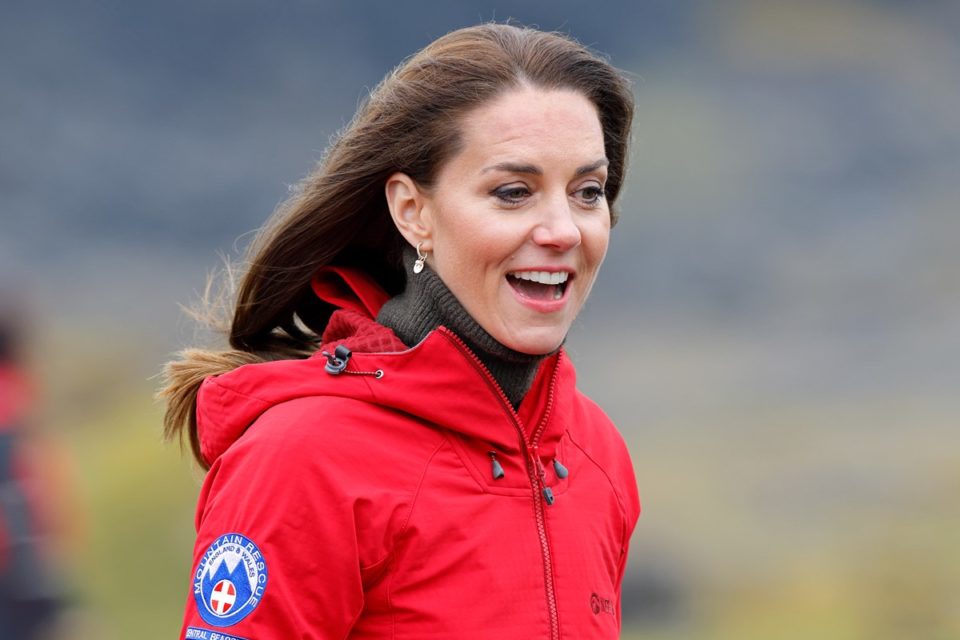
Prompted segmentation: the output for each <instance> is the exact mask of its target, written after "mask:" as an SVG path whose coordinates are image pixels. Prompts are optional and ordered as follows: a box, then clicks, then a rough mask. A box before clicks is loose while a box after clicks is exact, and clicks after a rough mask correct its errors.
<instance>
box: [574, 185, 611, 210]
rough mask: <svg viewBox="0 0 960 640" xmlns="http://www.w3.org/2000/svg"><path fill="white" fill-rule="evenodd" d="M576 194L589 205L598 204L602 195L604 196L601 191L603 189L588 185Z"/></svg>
mask: <svg viewBox="0 0 960 640" xmlns="http://www.w3.org/2000/svg"><path fill="white" fill-rule="evenodd" d="M578 193H579V194H580V199H581V200H583V201H584V202H586V203H587V204H590V205H594V204H599V203H600V201H601V200H602V199H603V197H604V195H606V194H605V193H604V191H603V187H601V186H599V185H590V186H587V187H584V188H583V189H580V190H579V191H578Z"/></svg>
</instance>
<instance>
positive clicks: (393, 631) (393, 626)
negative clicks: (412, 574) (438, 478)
mask: <svg viewBox="0 0 960 640" xmlns="http://www.w3.org/2000/svg"><path fill="white" fill-rule="evenodd" d="M446 443H447V440H446V438H444V437H443V436H442V435H441V437H440V442H439V443H437V446H436V447H435V448H434V450H433V452H432V453H431V454H430V457H429V458H427V461H426V463H425V464H424V465H423V471H422V472H421V473H420V479H419V480H418V481H417V488H416V490H415V491H414V493H413V499H412V500H411V501H410V511H408V512H407V517H406V519H405V520H404V521H403V525H402V526H401V527H400V530H399V531H398V532H397V535H400V534H402V533H403V532H404V531H406V530H407V527H408V526H409V525H410V519H411V518H413V512H414V510H415V509H416V507H417V504H418V501H419V499H420V491H421V490H422V489H423V484H424V481H425V480H426V479H427V472H428V471H429V470H430V465H431V464H432V463H433V459H434V458H435V457H436V456H437V454H438V453H439V452H440V450H441V449H442V448H443V445H444V444H446ZM395 552H396V545H394V548H393V549H391V550H390V553H389V554H387V557H386V558H384V560H383V561H384V562H386V561H387V560H389V559H391V558H392V557H393V556H394V553H395ZM394 577H395V574H391V575H389V576H387V585H386V596H387V608H388V609H389V610H390V637H391V638H395V637H396V636H397V612H396V609H395V608H394V606H393V600H392V591H391V590H392V588H393V578H394Z"/></svg>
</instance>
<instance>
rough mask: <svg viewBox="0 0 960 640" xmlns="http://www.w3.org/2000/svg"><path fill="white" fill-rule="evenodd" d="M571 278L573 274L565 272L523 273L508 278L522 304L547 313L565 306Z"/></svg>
mask: <svg viewBox="0 0 960 640" xmlns="http://www.w3.org/2000/svg"><path fill="white" fill-rule="evenodd" d="M571 277H572V274H570V273H568V272H565V271H554V272H549V271H521V272H512V273H509V274H507V276H506V278H507V282H508V283H509V284H510V287H511V288H512V289H513V291H514V293H515V294H516V295H517V298H518V299H519V300H520V302H522V303H523V304H525V305H527V306H529V307H532V308H534V309H536V310H537V311H545V312H549V311H556V310H558V309H560V308H562V307H563V306H564V304H565V303H566V297H567V296H566V292H567V288H568V285H569V283H570V279H571Z"/></svg>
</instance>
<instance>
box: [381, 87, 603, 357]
mask: <svg viewBox="0 0 960 640" xmlns="http://www.w3.org/2000/svg"><path fill="white" fill-rule="evenodd" d="M462 143H463V144H462V147H461V150H460V151H459V153H457V154H456V155H455V156H454V157H453V158H452V159H450V160H449V161H448V162H447V163H446V164H445V165H444V166H443V167H442V168H441V170H440V172H439V174H438V176H437V179H436V182H435V184H434V185H433V187H432V188H431V189H430V190H429V191H422V192H420V194H419V196H418V201H419V205H418V210H417V214H418V215H417V217H416V220H417V222H418V223H419V224H420V225H421V226H420V227H417V229H418V230H419V231H420V235H419V236H417V237H411V236H410V235H407V234H405V235H407V238H408V240H411V241H412V242H414V244H416V242H419V241H423V242H424V245H423V249H424V250H425V251H429V252H430V256H429V257H428V258H427V263H428V264H430V265H431V266H432V267H433V269H434V270H435V271H436V272H437V274H438V275H439V276H440V278H441V279H442V280H443V281H444V283H445V284H446V285H447V286H448V287H449V288H450V290H451V291H452V292H453V294H454V295H455V296H456V297H457V299H458V300H459V301H460V302H461V304H463V306H464V307H465V308H466V310H467V312H468V313H469V314H470V315H471V316H473V318H474V319H476V321H477V322H478V323H479V324H480V326H482V327H483V328H484V329H485V330H486V331H487V332H488V333H489V334H490V335H492V336H493V337H494V338H496V339H497V340H498V341H499V342H500V343H502V344H504V345H506V346H507V347H510V348H511V349H514V350H516V351H521V352H523V353H529V354H544V353H549V352H551V351H553V350H555V349H556V348H557V347H559V346H560V344H561V343H562V342H563V339H564V337H565V336H566V335H567V332H568V331H569V329H570V325H571V324H572V323H573V320H574V318H576V316H577V313H578V312H579V311H580V308H581V307H582V306H583V303H584V301H585V300H586V299H587V295H588V294H589V292H590V288H591V286H593V281H594V279H595V278H596V276H597V271H598V270H599V268H600V264H601V263H602V262H603V258H604V255H605V254H606V251H607V244H608V241H609V236H610V210H609V207H608V204H607V201H606V199H605V198H604V184H605V181H606V178H607V159H606V156H605V154H604V142H603V130H602V128H601V126H600V121H599V119H598V116H597V110H596V107H594V105H593V104H592V103H591V102H590V101H589V100H587V99H586V98H585V97H583V96H582V95H581V94H579V93H577V92H575V91H571V90H544V89H534V88H522V89H516V90H513V91H510V92H508V93H506V94H504V95H502V96H499V97H498V98H496V99H494V100H493V101H491V102H489V103H487V104H485V105H483V106H481V107H479V108H477V109H475V110H474V111H471V112H469V113H468V114H467V116H465V117H464V119H463V121H462ZM390 193H391V189H390V187H389V184H388V189H387V194H388V198H389V196H390ZM408 219H409V218H408ZM398 224H399V223H398ZM401 230H402V229H401ZM409 277H416V276H415V275H410V276H409Z"/></svg>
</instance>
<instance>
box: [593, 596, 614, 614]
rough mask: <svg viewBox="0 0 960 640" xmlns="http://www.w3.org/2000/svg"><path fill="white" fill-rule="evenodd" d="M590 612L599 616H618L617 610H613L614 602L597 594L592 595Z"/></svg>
mask: <svg viewBox="0 0 960 640" xmlns="http://www.w3.org/2000/svg"><path fill="white" fill-rule="evenodd" d="M590 610H591V611H593V614H594V615H596V616H598V615H600V614H601V613H609V614H610V615H613V616H615V615H617V612H616V610H615V609H614V608H613V600H611V599H610V598H601V597H600V596H599V595H597V594H596V593H591V594H590Z"/></svg>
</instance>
